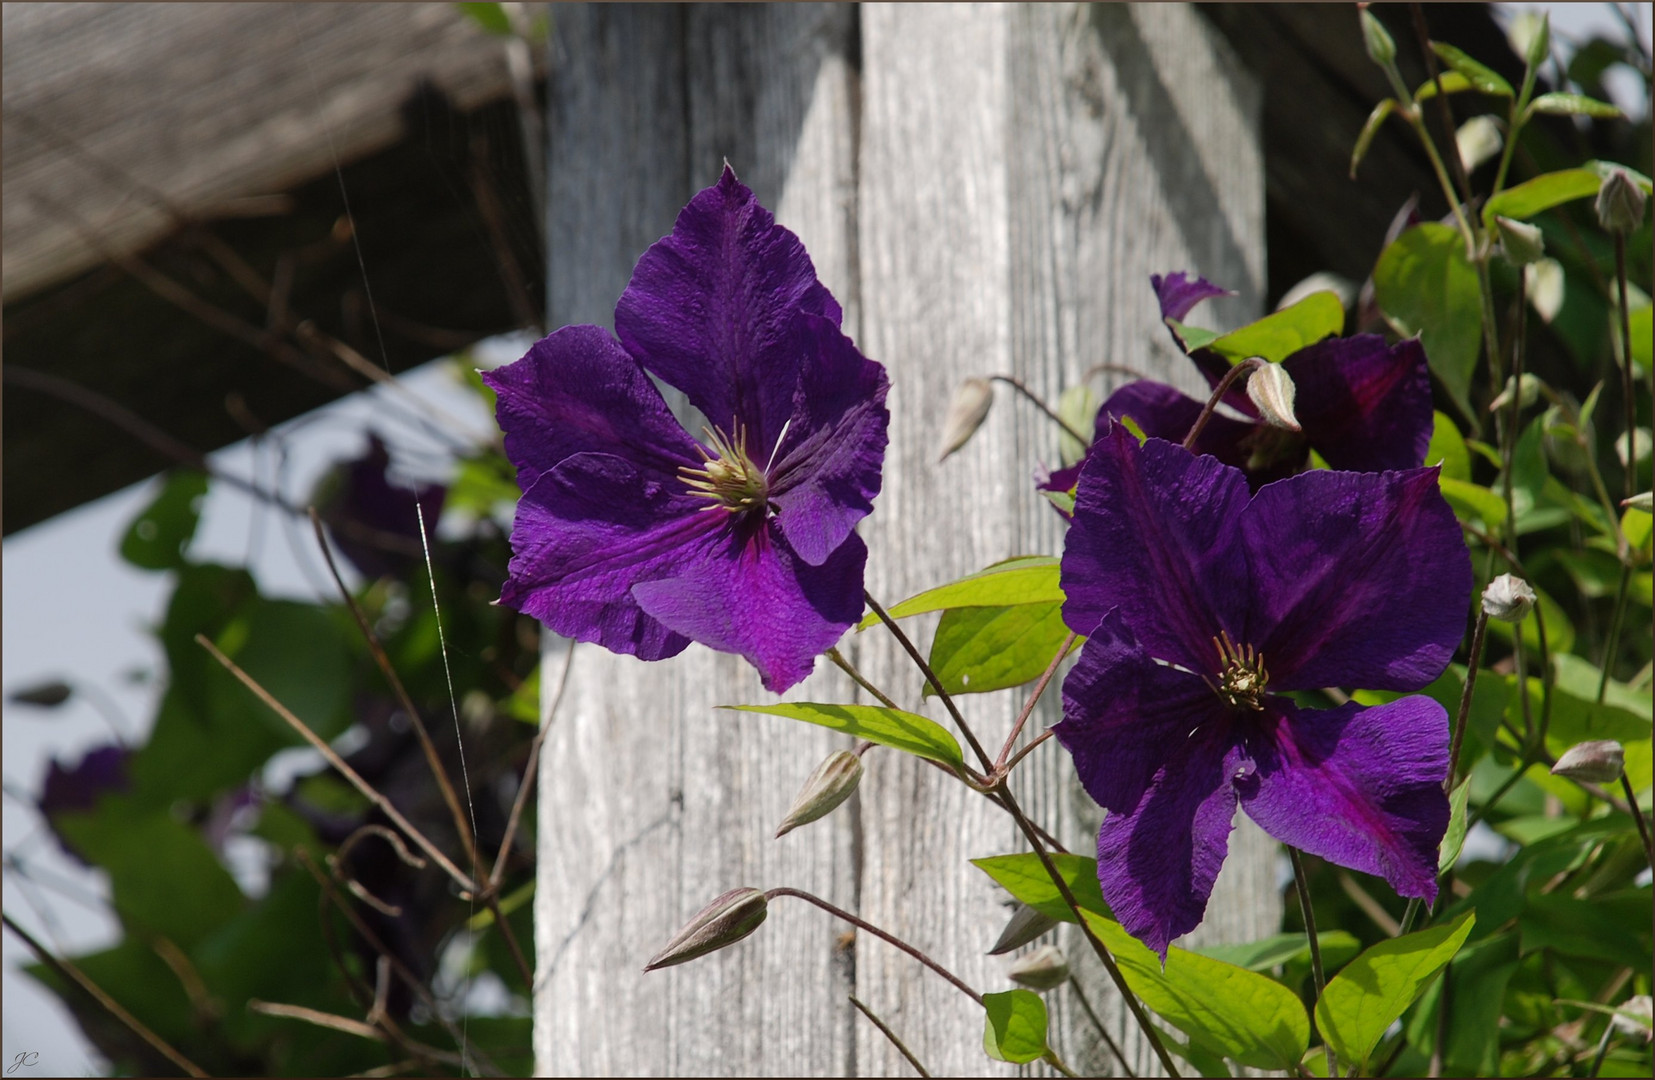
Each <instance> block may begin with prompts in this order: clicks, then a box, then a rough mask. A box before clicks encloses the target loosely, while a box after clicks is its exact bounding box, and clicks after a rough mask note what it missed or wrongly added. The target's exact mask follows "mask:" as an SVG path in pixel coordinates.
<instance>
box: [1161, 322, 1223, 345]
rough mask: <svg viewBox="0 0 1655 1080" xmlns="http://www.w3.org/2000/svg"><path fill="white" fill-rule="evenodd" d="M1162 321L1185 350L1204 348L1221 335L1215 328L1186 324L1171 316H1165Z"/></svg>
mask: <svg viewBox="0 0 1655 1080" xmlns="http://www.w3.org/2000/svg"><path fill="white" fill-rule="evenodd" d="M1162 321H1163V322H1165V323H1166V324H1167V327H1168V328H1169V329H1171V330H1172V336H1173V337H1176V338H1177V339H1178V342H1179V344H1181V345H1183V347H1184V351H1185V352H1194V351H1195V350H1196V349H1204V348H1206V347H1207V346H1208V345H1211V344H1212V343H1213V342H1215V341H1217V340H1218V339H1219V338H1220V337H1223V335H1222V334H1220V333H1219V332H1218V331H1217V330H1203V329H1202V328H1201V327H1199V326H1188V325H1186V324H1184V323H1181V322H1179V321H1178V320H1177V319H1174V318H1171V317H1166V318H1164V319H1163V320H1162Z"/></svg>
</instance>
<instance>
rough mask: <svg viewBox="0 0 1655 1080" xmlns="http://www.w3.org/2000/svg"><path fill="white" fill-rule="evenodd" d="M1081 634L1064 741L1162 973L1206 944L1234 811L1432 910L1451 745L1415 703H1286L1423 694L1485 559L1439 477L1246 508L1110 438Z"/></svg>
mask: <svg viewBox="0 0 1655 1080" xmlns="http://www.w3.org/2000/svg"><path fill="white" fill-rule="evenodd" d="M1062 582H1063V590H1064V592H1065V594H1066V595H1067V600H1066V602H1065V604H1064V608H1063V617H1064V621H1065V622H1067V623H1068V625H1069V627H1070V628H1071V629H1073V630H1075V631H1076V632H1078V633H1083V634H1086V635H1088V636H1087V641H1086V644H1085V646H1084V648H1083V649H1082V651H1081V656H1080V660H1079V661H1078V662H1077V663H1076V665H1075V667H1074V670H1073V671H1071V672H1070V673H1069V676H1068V678H1067V680H1066V681H1065V682H1064V685H1063V720H1062V722H1061V723H1059V724H1058V725H1057V729H1056V730H1057V736H1058V739H1059V740H1060V741H1061V742H1062V743H1063V745H1064V746H1065V747H1067V748H1068V750H1069V753H1070V754H1071V755H1072V756H1073V757H1074V760H1075V767H1076V770H1077V771H1078V772H1079V774H1080V778H1081V781H1082V783H1083V784H1084V785H1085V786H1086V790H1087V791H1088V792H1089V793H1090V794H1091V795H1092V797H1093V798H1094V799H1096V800H1097V801H1098V803H1099V804H1100V805H1102V806H1103V807H1104V809H1106V810H1107V811H1108V816H1107V817H1106V818H1105V819H1104V823H1103V827H1102V829H1101V830H1099V833H1098V879H1099V881H1100V882H1101V884H1102V886H1103V894H1104V897H1105V898H1106V899H1107V900H1108V901H1109V903H1110V905H1111V906H1112V907H1113V909H1114V912H1115V916H1116V918H1118V919H1119V920H1120V921H1121V924H1122V925H1123V926H1125V927H1126V929H1127V930H1129V931H1130V932H1131V933H1132V934H1133V935H1135V936H1136V937H1138V938H1139V939H1140V940H1141V941H1143V942H1144V943H1145V944H1146V945H1148V946H1150V947H1151V948H1153V949H1155V950H1156V951H1157V952H1158V953H1160V954H1161V956H1162V958H1163V959H1164V958H1165V956H1166V950H1167V946H1168V944H1169V943H1170V942H1171V941H1172V940H1173V939H1174V938H1176V937H1178V936H1179V935H1181V934H1184V933H1186V932H1187V931H1189V930H1191V929H1193V928H1194V927H1195V926H1196V925H1197V924H1199V923H1200V921H1201V917H1202V914H1203V912H1204V911H1205V910H1206V906H1207V898H1208V896H1209V895H1210V894H1211V892H1212V886H1213V881H1214V879H1215V878H1216V877H1217V876H1218V870H1219V867H1220V865H1221V864H1222V863H1223V861H1224V855H1225V851H1226V848H1227V846H1228V837H1229V833H1230V829H1231V825H1232V821H1233V819H1234V815H1235V809H1236V806H1237V804H1238V803H1239V804H1240V806H1241V808H1242V809H1243V810H1245V811H1246V812H1247V815H1248V816H1249V817H1251V818H1252V819H1253V820H1254V821H1256V822H1257V823H1258V824H1259V825H1261V826H1263V828H1264V830H1265V831H1266V832H1267V833H1269V834H1270V835H1271V836H1273V837H1275V838H1276V839H1277V840H1280V841H1281V842H1283V843H1285V844H1290V845H1292V846H1293V847H1296V848H1299V849H1301V850H1303V851H1308V852H1310V853H1311V854H1313V855H1317V856H1320V857H1321V858H1324V859H1326V860H1328V861H1329V862H1333V863H1337V864H1338V865H1340V866H1345V867H1349V868H1351V869H1353V870H1360V871H1363V872H1364V873H1370V874H1377V875H1379V876H1381V877H1383V878H1385V880H1386V881H1388V882H1390V883H1391V885H1392V886H1393V887H1394V888H1395V889H1396V890H1397V892H1398V893H1399V894H1401V895H1403V896H1410V897H1422V898H1425V899H1431V898H1434V897H1435V895H1436V891H1437V885H1436V869H1437V846H1438V844H1439V843H1440V842H1441V840H1442V836H1443V832H1444V830H1445V829H1446V828H1447V825H1448V800H1447V798H1446V796H1444V794H1443V791H1442V782H1443V778H1444V776H1445V775H1446V774H1447V768H1448V723H1447V715H1446V713H1445V711H1444V710H1443V708H1442V706H1441V705H1439V704H1437V703H1436V702H1435V701H1433V700H1431V699H1430V698H1426V697H1422V696H1410V697H1403V698H1400V699H1398V700H1396V701H1394V702H1391V703H1389V704H1386V705H1379V706H1373V707H1364V706H1362V705H1358V704H1355V703H1350V704H1346V705H1341V706H1339V707H1338V708H1334V709H1308V708H1301V707H1300V706H1298V705H1297V704H1295V703H1294V702H1293V701H1292V700H1291V699H1289V698H1286V697H1281V696H1278V695H1277V694H1276V693H1274V691H1293V690H1314V689H1318V688H1321V687H1327V686H1346V687H1359V688H1364V689H1370V690H1401V691H1408V690H1418V689H1420V688H1421V687H1423V686H1425V685H1426V684H1427V683H1429V682H1431V680H1433V679H1434V678H1436V677H1437V676H1438V675H1439V674H1441V673H1442V670H1443V668H1444V667H1445V666H1446V665H1447V663H1448V661H1449V658H1450V657H1451V656H1452V655H1453V652H1454V649H1455V647H1456V646H1457V645H1458V643H1459V640H1460V637H1461V635H1462V633H1463V631H1464V626H1465V615H1466V610H1467V603H1468V602H1469V599H1470V594H1471V560H1470V557H1469V555H1468V554H1467V553H1466V548H1465V543H1464V541H1463V540H1462V539H1461V537H1460V530H1459V526H1458V525H1457V524H1456V522H1455V520H1454V515H1453V513H1452V511H1451V510H1450V509H1449V507H1448V504H1447V503H1446V502H1444V501H1443V498H1442V496H1441V495H1440V494H1439V493H1438V490H1437V470H1436V469H1434V468H1432V469H1412V470H1407V471H1402V472H1386V473H1350V472H1333V471H1329V470H1316V471H1312V472H1306V473H1302V474H1300V475H1298V476H1294V477H1291V478H1290V479H1287V480H1282V481H1279V482H1277V483H1274V484H1270V485H1268V486H1266V487H1264V488H1262V489H1261V490H1259V491H1258V492H1257V493H1256V494H1249V491H1248V487H1247V481H1246V478H1245V477H1244V476H1243V475H1242V473H1241V472H1240V471H1239V470H1237V469H1234V468H1231V467H1229V466H1227V465H1224V464H1223V463H1222V462H1219V461H1217V460H1215V459H1214V458H1212V457H1197V456H1195V455H1192V454H1190V453H1188V452H1186V451H1185V450H1183V449H1182V448H1181V447H1179V446H1175V445H1172V444H1170V443H1167V442H1165V441H1162V440H1160V439H1149V440H1147V441H1146V442H1145V443H1144V444H1143V446H1141V447H1140V446H1139V445H1138V442H1137V440H1136V439H1135V438H1134V437H1133V436H1132V435H1131V434H1130V433H1129V432H1128V431H1127V429H1126V428H1125V427H1124V426H1123V425H1116V426H1115V427H1114V428H1113V429H1112V430H1111V431H1110V432H1108V433H1107V434H1106V435H1105V436H1104V437H1103V438H1102V439H1100V440H1099V441H1098V442H1097V443H1096V444H1095V445H1094V446H1093V448H1092V453H1091V454H1090V456H1089V457H1088V458H1087V462H1086V465H1085V468H1084V470H1083V472H1082V474H1081V478H1080V489H1079V494H1078V497H1077V500H1076V504H1075V517H1074V525H1073V527H1072V528H1071V529H1070V531H1069V536H1068V541H1067V544H1066V548H1065V551H1064V554H1063V571H1062Z"/></svg>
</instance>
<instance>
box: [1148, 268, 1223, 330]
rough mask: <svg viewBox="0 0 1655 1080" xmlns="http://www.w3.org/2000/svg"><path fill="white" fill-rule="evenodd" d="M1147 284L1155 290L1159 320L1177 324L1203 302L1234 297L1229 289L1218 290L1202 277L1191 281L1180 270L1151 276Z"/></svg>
mask: <svg viewBox="0 0 1655 1080" xmlns="http://www.w3.org/2000/svg"><path fill="white" fill-rule="evenodd" d="M1149 284H1150V287H1151V288H1153V289H1154V290H1155V299H1157V300H1158V301H1160V303H1161V318H1163V319H1176V320H1177V321H1179V322H1183V321H1184V316H1186V315H1188V314H1189V313H1190V311H1191V310H1192V309H1193V308H1194V307H1195V305H1197V304H1199V303H1200V302H1201V301H1203V300H1211V299H1212V298H1213V297H1215V296H1234V295H1235V293H1234V292H1232V291H1231V290H1229V289H1220V288H1219V287H1218V286H1217V285H1214V284H1213V283H1212V282H1210V281H1208V280H1207V279H1206V278H1204V277H1198V278H1196V279H1195V280H1194V281H1191V280H1190V276H1189V274H1187V273H1185V272H1184V271H1182V270H1174V271H1173V272H1172V273H1170V274H1168V275H1166V276H1165V277H1162V276H1161V275H1160V274H1151V275H1149ZM1180 344H1182V343H1180Z"/></svg>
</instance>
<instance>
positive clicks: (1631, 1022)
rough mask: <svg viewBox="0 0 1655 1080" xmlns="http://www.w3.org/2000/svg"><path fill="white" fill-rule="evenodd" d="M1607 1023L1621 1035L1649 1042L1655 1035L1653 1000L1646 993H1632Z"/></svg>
mask: <svg viewBox="0 0 1655 1080" xmlns="http://www.w3.org/2000/svg"><path fill="white" fill-rule="evenodd" d="M1609 1023H1611V1024H1612V1025H1614V1027H1615V1030H1616V1031H1619V1032H1620V1033H1621V1034H1623V1035H1627V1036H1630V1037H1632V1038H1634V1039H1642V1040H1643V1041H1644V1042H1649V1041H1650V1037H1651V1035H1655V1000H1651V998H1650V996H1649V995H1648V994H1634V995H1633V996H1632V997H1629V998H1627V999H1626V1002H1625V1003H1624V1004H1622V1005H1621V1006H1620V1007H1619V1008H1617V1009H1616V1010H1615V1015H1614V1016H1611V1017H1610V1018H1609Z"/></svg>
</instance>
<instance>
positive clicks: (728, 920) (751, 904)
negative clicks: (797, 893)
mask: <svg viewBox="0 0 1655 1080" xmlns="http://www.w3.org/2000/svg"><path fill="white" fill-rule="evenodd" d="M768 914H769V901H768V900H766V899H765V897H764V894H763V893H761V892H759V891H758V890H757V889H750V888H740V889H731V890H730V891H729V892H727V893H725V894H724V895H723V896H720V897H719V898H718V899H717V900H714V901H713V902H712V903H710V904H708V905H707V906H706V907H704V908H702V909H701V910H700V911H698V912H696V913H695V917H694V918H693V919H691V920H690V921H689V922H687V923H685V924H684V928H683V929H682V930H680V931H678V933H677V935H675V936H674V937H673V939H672V940H671V941H669V942H667V947H666V948H664V949H662V950H661V951H660V952H658V953H656V954H655V956H654V958H653V959H651V960H650V962H649V963H647V964H645V965H644V970H645V971H654V970H655V969H656V968H664V967H671V966H672V965H674V964H682V963H686V962H687V961H690V960H694V959H695V958H696V957H698V956H705V955H706V954H708V953H710V952H717V951H718V950H719V949H722V948H724V947H725V946H726V945H734V944H735V943H736V942H738V941H740V940H741V939H742V938H744V937H746V936H747V935H748V934H751V933H752V932H753V931H754V930H757V929H758V928H759V924H760V923H762V922H763V921H764V917H765V916H766V915H768Z"/></svg>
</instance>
